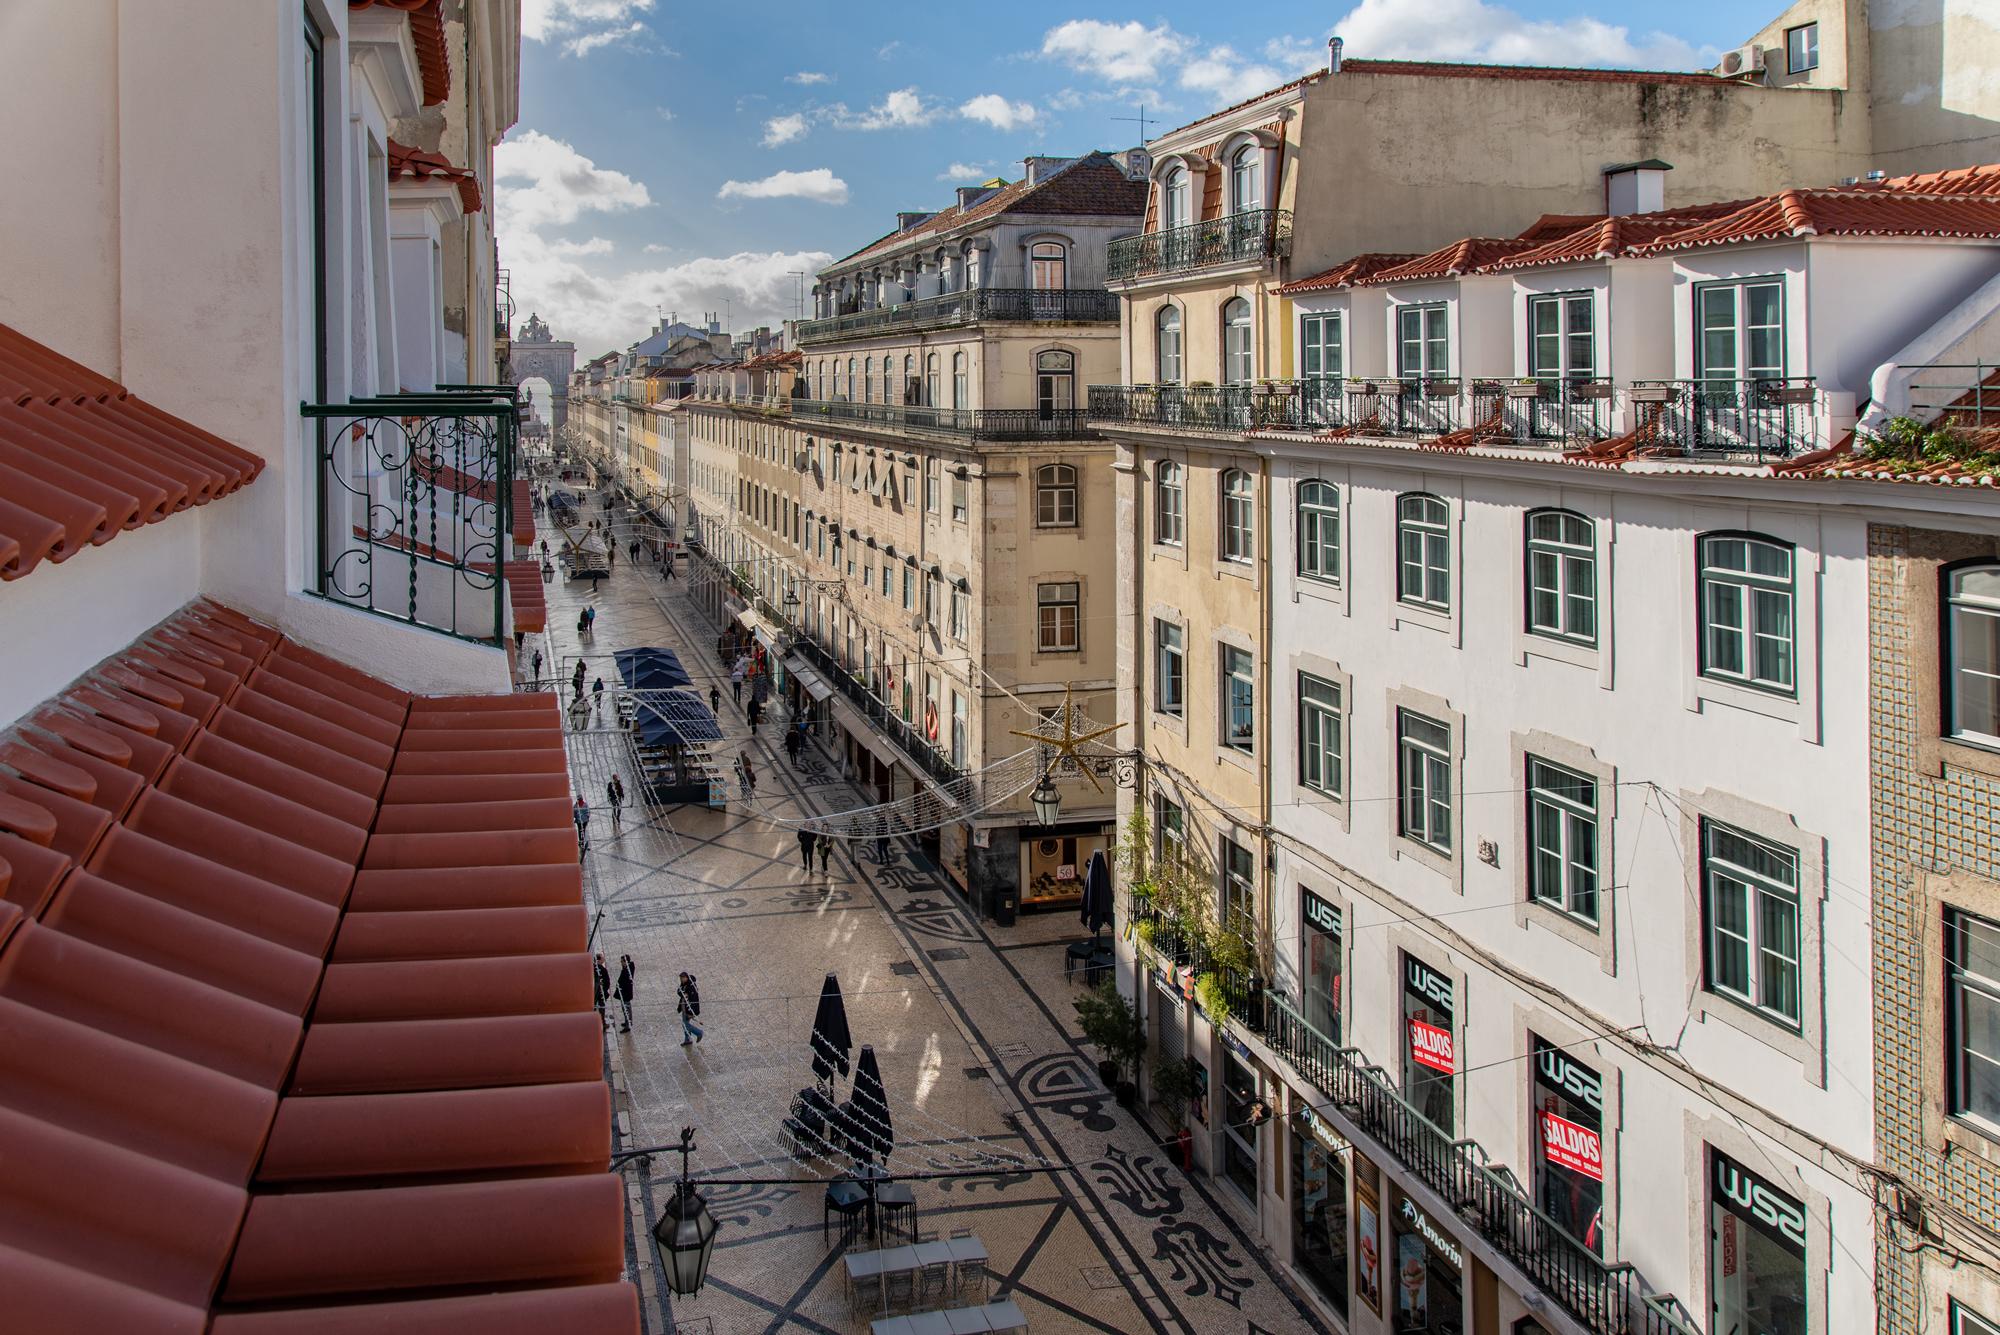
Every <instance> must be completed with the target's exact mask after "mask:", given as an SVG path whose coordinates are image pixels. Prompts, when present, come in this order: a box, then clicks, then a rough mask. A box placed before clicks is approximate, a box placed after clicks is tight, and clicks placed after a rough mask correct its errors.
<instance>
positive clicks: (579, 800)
mask: <svg viewBox="0 0 2000 1335" xmlns="http://www.w3.org/2000/svg"><path fill="white" fill-rule="evenodd" d="M569 814H570V818H571V819H572V820H574V821H575V822H576V860H577V861H578V862H581V861H583V855H584V854H585V853H588V852H589V851H590V808H589V807H588V806H585V805H584V801H583V794H582V793H578V794H577V795H576V805H575V806H573V807H571V808H570V809H569Z"/></svg>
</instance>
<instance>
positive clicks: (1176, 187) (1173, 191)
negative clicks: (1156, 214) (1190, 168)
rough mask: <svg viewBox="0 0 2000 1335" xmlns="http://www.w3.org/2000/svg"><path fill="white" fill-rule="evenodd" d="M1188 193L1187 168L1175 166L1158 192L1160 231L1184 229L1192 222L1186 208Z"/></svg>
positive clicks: (1189, 212)
mask: <svg viewBox="0 0 2000 1335" xmlns="http://www.w3.org/2000/svg"><path fill="white" fill-rule="evenodd" d="M1189 193H1190V192H1189V190H1188V173H1187V168H1185V167H1182V166H1180V165H1178V164H1176V165H1175V166H1174V167H1173V169H1172V170H1170V171H1169V172H1168V173H1167V179H1166V181H1165V183H1164V184H1163V185H1162V187H1161V190H1160V203H1161V206H1162V207H1161V209H1160V227H1161V229H1162V230H1164V231H1172V230H1173V229H1174V228H1176V227H1185V226H1187V224H1188V223H1189V222H1191V221H1193V218H1192V214H1191V211H1190V210H1189V208H1188V199H1189Z"/></svg>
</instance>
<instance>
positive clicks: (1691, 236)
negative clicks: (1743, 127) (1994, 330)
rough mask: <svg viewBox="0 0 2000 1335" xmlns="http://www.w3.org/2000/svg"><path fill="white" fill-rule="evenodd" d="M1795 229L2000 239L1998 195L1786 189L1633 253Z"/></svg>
mask: <svg viewBox="0 0 2000 1335" xmlns="http://www.w3.org/2000/svg"><path fill="white" fill-rule="evenodd" d="M1795 236H1918V237H1956V238H1973V239H1989V238H1992V239H2000V195H1940V194H1924V193H1917V194H1905V193H1899V192H1895V191H1888V190H1853V189H1832V190H1784V191H1780V192H1779V193H1777V194H1775V195H1767V196H1765V197H1764V198H1763V199H1759V200H1754V201H1752V202H1751V203H1749V204H1746V205H1745V206H1744V207H1742V208H1740V209H1738V210H1736V211H1735V212H1734V213H1730V214H1726V215H1724V216H1723V217H1720V218H1715V219H1712V220H1710V221H1708V222H1704V223H1701V224H1699V225H1697V226H1693V227H1689V228H1685V229H1683V230H1681V231H1678V232H1673V233H1670V234H1668V235H1666V236H1663V237H1660V238H1659V239H1658V240H1655V241H1651V242H1648V243H1646V244H1644V245H1641V246H1637V247H1634V248H1633V252H1632V253H1634V254H1642V255H1653V254H1666V253H1669V252H1673V251H1681V250H1694V249H1697V248H1699V247H1703V246H1721V245H1730V244H1733V243H1738V242H1745V241H1770V240H1777V239H1780V238H1784V237H1795Z"/></svg>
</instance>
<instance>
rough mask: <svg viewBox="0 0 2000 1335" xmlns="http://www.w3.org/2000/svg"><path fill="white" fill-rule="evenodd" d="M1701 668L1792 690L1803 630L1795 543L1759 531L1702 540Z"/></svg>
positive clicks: (1714, 674) (1711, 674) (1706, 673)
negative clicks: (1796, 611)
mask: <svg viewBox="0 0 2000 1335" xmlns="http://www.w3.org/2000/svg"><path fill="white" fill-rule="evenodd" d="M1700 553H1701V559H1700V576H1701V605H1700V609H1699V615H1700V620H1701V671H1702V675H1703V676H1708V677H1723V678H1726V679H1729V680H1732V681H1740V682H1744V683H1746V684H1748V685H1751V686H1759V687H1762V688H1764V689H1765V690H1770V691H1782V692H1784V693H1786V694H1790V693H1791V692H1792V691H1793V690H1794V689H1795V682H1794V674H1793V664H1794V661H1795V652H1796V650H1795V644H1796V640H1797V635H1798V628H1797V625H1796V623H1795V621H1794V619H1793V615H1792V602H1793V596H1794V595H1793V587H1792V545H1791V544H1790V543H1788V542H1779V541H1778V540H1776V539H1775V538H1766V537H1763V536H1762V535H1760V534H1754V533H1717V534H1711V535H1709V536H1706V537H1704V538H1702V540H1701V546H1700Z"/></svg>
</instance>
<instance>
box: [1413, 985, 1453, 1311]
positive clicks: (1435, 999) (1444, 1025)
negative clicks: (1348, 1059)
mask: <svg viewBox="0 0 2000 1335" xmlns="http://www.w3.org/2000/svg"><path fill="white" fill-rule="evenodd" d="M1402 955H1403V995H1402V1001H1403V1024H1404V1027H1405V1029H1406V1031H1407V1033H1408V1038H1407V1039H1406V1041H1405V1042H1404V1043H1403V1097H1404V1098H1405V1099H1407V1100H1408V1101H1409V1103H1410V1106H1411V1107H1413V1108H1415V1109H1416V1110H1417V1111H1418V1112H1419V1113H1422V1114H1423V1116H1424V1119H1425V1120H1426V1121H1428V1122H1429V1123H1430V1124H1431V1125H1432V1126H1434V1127H1437V1128H1438V1129H1439V1130H1440V1131H1444V1132H1446V1133H1447V1134H1452V1133H1455V1132H1456V1130H1457V1127H1458V1109H1457V1103H1458V1099H1457V1089H1456V1087H1455V1085H1456V1078H1457V1074H1458V1042H1457V1027H1456V1025H1455V1024H1454V1023H1453V1020H1454V1017H1455V1014H1456V1012H1457V1009H1458V1007H1457V1002H1458V985H1457V982H1456V980H1455V979H1453V978H1451V977H1450V976H1449V975H1447V974H1443V973H1440V972H1439V971H1438V970H1436V969H1433V968H1432V967H1431V966H1430V965H1428V964H1426V963H1424V962H1423V961H1422V960H1420V959H1418V958H1417V957H1416V956H1415V955H1412V954H1410V953H1409V952H1408V951H1404V952H1402ZM1419 1268H1426V1267H1423V1266H1422V1263H1421V1262H1419ZM1427 1268H1430V1269H1432V1271H1433V1273H1435V1270H1436V1262H1432V1263H1431V1266H1430V1267H1427ZM1431 1310H1433V1311H1435V1310H1436V1309H1435V1308H1433V1309H1431Z"/></svg>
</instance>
